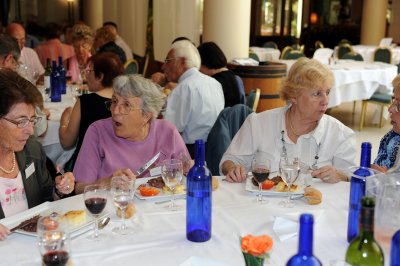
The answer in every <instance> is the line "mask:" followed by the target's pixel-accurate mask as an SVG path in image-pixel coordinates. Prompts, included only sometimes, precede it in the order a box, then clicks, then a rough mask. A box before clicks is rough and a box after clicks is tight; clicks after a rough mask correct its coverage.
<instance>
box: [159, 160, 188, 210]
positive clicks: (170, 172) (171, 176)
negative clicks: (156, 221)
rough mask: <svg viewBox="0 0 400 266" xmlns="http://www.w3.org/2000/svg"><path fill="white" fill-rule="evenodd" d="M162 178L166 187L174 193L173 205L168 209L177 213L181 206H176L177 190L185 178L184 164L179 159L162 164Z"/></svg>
mask: <svg viewBox="0 0 400 266" xmlns="http://www.w3.org/2000/svg"><path fill="white" fill-rule="evenodd" d="M161 176H162V179H163V180H164V183H165V185H166V186H167V187H168V188H169V189H170V190H171V191H172V199H171V203H170V204H169V206H168V209H169V210H171V211H176V210H179V209H181V206H177V205H175V188H176V187H177V186H178V185H180V184H181V182H182V178H183V164H182V161H181V160H179V159H167V160H164V161H163V162H162V163H161Z"/></svg>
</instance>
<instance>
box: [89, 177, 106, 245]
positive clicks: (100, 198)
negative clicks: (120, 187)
mask: <svg viewBox="0 0 400 266" xmlns="http://www.w3.org/2000/svg"><path fill="white" fill-rule="evenodd" d="M107 194H108V193H107V188H106V187H104V186H102V185H89V186H86V187H85V190H84V192H83V198H84V200H85V206H86V209H87V210H88V211H89V213H90V214H91V215H92V216H93V217H94V219H95V221H94V234H93V235H91V236H89V237H88V239H90V240H94V241H99V240H101V239H103V238H105V235H104V234H100V233H99V227H98V221H97V220H98V218H99V216H100V215H101V213H102V212H103V210H104V208H105V207H106V205H107Z"/></svg>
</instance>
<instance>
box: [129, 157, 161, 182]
mask: <svg viewBox="0 0 400 266" xmlns="http://www.w3.org/2000/svg"><path fill="white" fill-rule="evenodd" d="M158 157H160V152H158V153H157V154H156V155H154V156H153V157H152V158H151V159H150V160H149V161H148V162H147V163H145V164H144V165H143V166H142V167H140V168H139V169H138V170H136V171H135V172H134V174H135V175H136V177H139V176H140V175H141V174H143V173H144V172H145V171H146V170H147V169H148V168H149V167H150V166H151V165H152V164H153V163H154V162H155V161H157V159H158Z"/></svg>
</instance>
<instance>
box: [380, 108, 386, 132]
mask: <svg viewBox="0 0 400 266" xmlns="http://www.w3.org/2000/svg"><path fill="white" fill-rule="evenodd" d="M384 107H385V106H384V105H383V104H382V105H381V118H380V120H379V127H383V109H384Z"/></svg>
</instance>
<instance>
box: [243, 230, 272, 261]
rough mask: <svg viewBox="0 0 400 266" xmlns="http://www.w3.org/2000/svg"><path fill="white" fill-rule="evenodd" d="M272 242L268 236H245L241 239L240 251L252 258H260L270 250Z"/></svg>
mask: <svg viewBox="0 0 400 266" xmlns="http://www.w3.org/2000/svg"><path fill="white" fill-rule="evenodd" d="M272 244H273V240H272V238H271V237H270V236H268V235H261V236H253V235H247V236H245V237H243V238H242V251H243V252H245V253H249V254H251V255H253V256H260V255H262V254H265V253H267V252H268V251H270V250H271V249H272Z"/></svg>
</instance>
